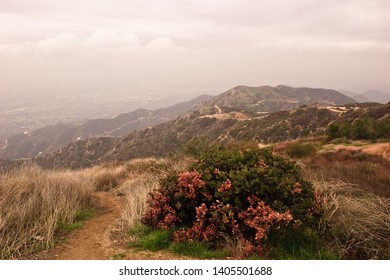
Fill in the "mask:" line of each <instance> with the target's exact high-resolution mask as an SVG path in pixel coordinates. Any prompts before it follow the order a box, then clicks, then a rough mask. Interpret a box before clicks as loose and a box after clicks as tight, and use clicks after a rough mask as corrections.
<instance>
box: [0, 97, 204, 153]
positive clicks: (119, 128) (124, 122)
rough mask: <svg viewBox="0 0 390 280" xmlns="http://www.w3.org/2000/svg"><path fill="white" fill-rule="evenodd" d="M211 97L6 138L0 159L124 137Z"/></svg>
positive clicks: (178, 114) (50, 127)
mask: <svg viewBox="0 0 390 280" xmlns="http://www.w3.org/2000/svg"><path fill="white" fill-rule="evenodd" d="M210 98H211V96H209V95H202V96H199V97H197V98H195V99H192V100H190V101H187V102H181V103H178V104H176V105H173V106H170V107H167V108H162V109H157V110H152V111H151V110H143V109H139V110H136V111H133V112H130V113H126V114H120V115H118V116H116V117H114V118H111V119H93V120H87V121H85V122H83V123H82V124H80V125H75V124H66V123H57V124H55V125H50V126H46V127H43V128H39V129H36V130H33V131H32V132H30V133H25V134H19V135H16V136H13V137H11V138H9V139H7V140H6V142H5V145H4V146H3V147H2V148H1V149H0V158H3V159H17V158H32V157H35V156H38V155H44V154H48V153H51V152H54V151H56V150H58V149H60V148H62V147H64V146H66V145H68V144H70V143H72V142H75V141H80V140H82V139H87V138H92V137H117V136H123V135H126V134H128V133H130V132H131V131H134V130H137V129H141V128H145V127H149V126H154V125H156V124H159V123H162V122H166V121H169V120H172V119H174V118H176V117H178V116H180V115H182V114H184V113H186V112H187V111H188V110H189V109H190V108H192V107H193V106H195V105H196V104H198V103H200V102H204V101H207V100H209V99H210Z"/></svg>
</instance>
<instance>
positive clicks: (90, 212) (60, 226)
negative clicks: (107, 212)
mask: <svg viewBox="0 0 390 280" xmlns="http://www.w3.org/2000/svg"><path fill="white" fill-rule="evenodd" d="M95 214H96V210H95V209H93V208H88V209H84V210H81V211H78V212H77V213H76V214H75V216H74V218H73V221H72V222H70V223H69V222H65V221H61V220H60V221H58V223H57V231H59V232H60V233H66V232H71V231H73V230H75V229H78V228H80V227H81V226H82V225H83V224H84V222H85V221H86V220H88V219H90V218H92V217H93V216H94V215H95Z"/></svg>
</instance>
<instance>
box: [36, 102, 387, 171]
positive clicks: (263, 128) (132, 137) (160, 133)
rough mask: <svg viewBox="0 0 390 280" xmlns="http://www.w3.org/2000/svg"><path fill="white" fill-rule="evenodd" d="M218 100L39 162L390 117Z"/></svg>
mask: <svg viewBox="0 0 390 280" xmlns="http://www.w3.org/2000/svg"><path fill="white" fill-rule="evenodd" d="M222 96H223V95H222ZM216 100H217V99H216V98H214V99H213V100H212V101H213V102H215V101H216ZM213 104H214V103H211V104H210V103H207V104H206V105H204V106H201V107H199V108H197V109H196V110H194V111H193V112H192V113H189V114H187V115H185V116H183V117H180V118H177V119H176V120H172V121H169V122H166V123H162V124H159V125H156V126H153V127H150V128H146V129H141V130H137V131H134V132H132V133H130V134H128V135H127V136H125V137H120V138H112V137H111V138H107V137H100V138H91V139H88V140H82V141H78V142H76V143H73V144H70V145H68V146H66V147H64V148H62V149H61V150H59V151H57V152H55V153H53V154H50V155H47V156H40V157H37V158H36V159H35V161H36V162H37V163H38V164H40V165H41V166H44V167H53V166H54V167H70V168H80V167H86V166H92V165H94V164H97V163H102V162H107V161H124V160H128V159H132V158H138V157H148V156H164V155H168V154H171V153H174V152H177V151H178V149H180V147H182V145H184V144H185V143H186V142H187V141H189V140H191V139H194V138H197V137H200V136H205V137H207V138H209V139H210V140H213V141H219V142H224V141H256V142H260V143H264V142H265V143H266V142H278V141H283V140H288V139H296V138H300V137H306V136H310V135H322V134H324V133H325V131H326V130H327V128H328V126H329V124H331V123H332V122H335V121H337V122H352V121H353V120H355V119H358V118H361V117H372V118H375V119H384V118H386V119H389V118H390V117H389V112H390V105H389V104H387V105H380V104H366V105H359V104H356V105H348V106H329V105H319V104H315V105H311V106H308V105H301V106H300V107H298V108H297V109H294V110H283V111H277V112H271V113H260V114H254V113H253V112H246V111H243V110H240V111H233V109H231V110H230V112H229V113H223V112H222V109H220V111H218V110H217V112H215V113H210V111H211V110H212V109H213V107H210V106H211V105H213ZM206 112H207V113H206Z"/></svg>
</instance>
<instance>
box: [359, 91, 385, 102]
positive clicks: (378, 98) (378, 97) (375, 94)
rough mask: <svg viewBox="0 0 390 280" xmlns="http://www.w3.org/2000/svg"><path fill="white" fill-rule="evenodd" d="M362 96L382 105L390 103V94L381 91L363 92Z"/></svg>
mask: <svg viewBox="0 0 390 280" xmlns="http://www.w3.org/2000/svg"><path fill="white" fill-rule="evenodd" d="M362 95H364V96H365V97H367V98H368V99H370V100H372V101H374V102H378V103H382V104H386V103H388V102H390V94H389V93H385V92H382V91H379V90H367V91H365V92H363V93H362Z"/></svg>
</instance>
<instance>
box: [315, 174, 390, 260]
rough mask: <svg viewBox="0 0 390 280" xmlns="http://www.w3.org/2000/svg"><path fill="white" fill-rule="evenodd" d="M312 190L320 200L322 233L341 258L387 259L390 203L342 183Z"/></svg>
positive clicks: (318, 183)
mask: <svg viewBox="0 0 390 280" xmlns="http://www.w3.org/2000/svg"><path fill="white" fill-rule="evenodd" d="M314 186H315V188H316V189H317V190H319V191H320V192H321V193H322V196H323V211H324V216H323V220H322V223H321V230H322V232H323V233H324V234H325V235H326V237H327V238H328V241H329V244H330V245H331V246H332V247H333V248H334V249H335V250H337V251H339V253H340V255H341V257H342V258H346V259H389V258H390V199H388V198H383V197H380V196H377V195H374V194H372V193H368V192H367V191H364V190H361V189H357V188H356V187H355V186H354V185H351V184H348V183H344V182H342V181H333V182H325V181H316V182H314Z"/></svg>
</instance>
